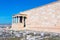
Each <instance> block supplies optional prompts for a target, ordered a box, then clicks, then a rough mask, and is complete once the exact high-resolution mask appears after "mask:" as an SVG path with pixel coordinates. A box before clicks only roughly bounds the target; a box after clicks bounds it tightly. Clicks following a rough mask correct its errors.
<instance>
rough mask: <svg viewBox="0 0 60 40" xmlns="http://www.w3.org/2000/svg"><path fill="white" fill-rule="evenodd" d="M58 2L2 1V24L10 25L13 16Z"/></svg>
mask: <svg viewBox="0 0 60 40" xmlns="http://www.w3.org/2000/svg"><path fill="white" fill-rule="evenodd" d="M53 1H56V0H0V24H9V23H11V21H12V15H14V14H17V13H19V12H21V11H25V10H29V9H32V8H35V7H39V6H42V5H45V4H48V3H51V2H53Z"/></svg>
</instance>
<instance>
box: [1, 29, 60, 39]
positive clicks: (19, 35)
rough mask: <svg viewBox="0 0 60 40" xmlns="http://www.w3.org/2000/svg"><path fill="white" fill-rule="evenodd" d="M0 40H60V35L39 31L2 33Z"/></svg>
mask: <svg viewBox="0 0 60 40" xmlns="http://www.w3.org/2000/svg"><path fill="white" fill-rule="evenodd" d="M0 40H60V33H53V32H37V31H27V30H24V31H22V30H21V31H2V32H0Z"/></svg>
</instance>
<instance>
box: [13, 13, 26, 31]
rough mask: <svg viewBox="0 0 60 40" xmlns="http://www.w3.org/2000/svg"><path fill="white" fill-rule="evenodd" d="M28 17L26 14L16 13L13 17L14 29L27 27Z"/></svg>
mask: <svg viewBox="0 0 60 40" xmlns="http://www.w3.org/2000/svg"><path fill="white" fill-rule="evenodd" d="M26 17H27V15H26V14H20V15H18V14H17V15H14V16H13V17H12V29H14V30H20V29H23V28H24V27H26V22H25V19H26Z"/></svg>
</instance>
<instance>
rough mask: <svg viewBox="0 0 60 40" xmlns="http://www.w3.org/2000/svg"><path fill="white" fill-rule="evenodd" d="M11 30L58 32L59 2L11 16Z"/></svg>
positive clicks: (59, 26)
mask: <svg viewBox="0 0 60 40" xmlns="http://www.w3.org/2000/svg"><path fill="white" fill-rule="evenodd" d="M12 17H13V20H12V28H11V29H13V30H34V31H47V32H60V1H56V2H52V3H50V4H47V5H44V6H40V7H37V8H33V9H30V10H27V11H24V12H20V13H18V14H16V15H13V16H12Z"/></svg>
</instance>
